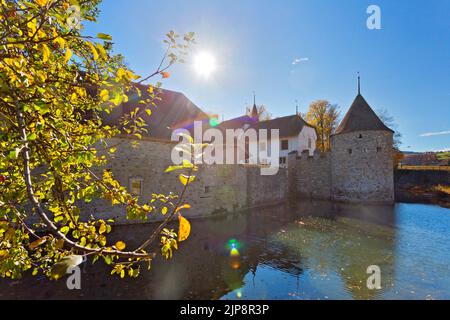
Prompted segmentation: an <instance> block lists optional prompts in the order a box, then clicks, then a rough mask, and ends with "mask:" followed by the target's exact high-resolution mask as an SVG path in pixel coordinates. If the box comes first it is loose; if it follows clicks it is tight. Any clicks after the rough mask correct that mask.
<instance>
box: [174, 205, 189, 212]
mask: <svg viewBox="0 0 450 320" xmlns="http://www.w3.org/2000/svg"><path fill="white" fill-rule="evenodd" d="M190 208H191V205H190V204H184V205H182V206H181V207H178V208H177V210H175V213H178V212H180V211H181V210H184V209H190Z"/></svg>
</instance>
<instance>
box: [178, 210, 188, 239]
mask: <svg viewBox="0 0 450 320" xmlns="http://www.w3.org/2000/svg"><path fill="white" fill-rule="evenodd" d="M178 221H179V223H180V225H179V229H178V242H182V241H185V240H187V238H189V235H190V234H191V224H190V223H189V221H188V220H187V219H186V218H185V217H183V216H182V215H181V214H180V215H179V216H178Z"/></svg>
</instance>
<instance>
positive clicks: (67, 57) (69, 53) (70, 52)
mask: <svg viewBox="0 0 450 320" xmlns="http://www.w3.org/2000/svg"><path fill="white" fill-rule="evenodd" d="M70 58H72V50H70V49H69V48H67V49H66V53H65V54H64V62H65V63H67V62H68V61H69V60H70Z"/></svg>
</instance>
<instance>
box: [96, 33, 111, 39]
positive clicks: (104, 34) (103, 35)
mask: <svg viewBox="0 0 450 320" xmlns="http://www.w3.org/2000/svg"><path fill="white" fill-rule="evenodd" d="M97 38H99V39H102V40H109V41H110V40H112V37H111V36H110V35H109V34H106V33H98V34H97Z"/></svg>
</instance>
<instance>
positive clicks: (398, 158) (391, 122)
mask: <svg viewBox="0 0 450 320" xmlns="http://www.w3.org/2000/svg"><path fill="white" fill-rule="evenodd" d="M377 115H378V117H379V118H380V120H381V121H383V123H384V124H385V125H386V126H387V127H388V128H390V129H392V130H394V168H397V167H398V166H399V164H400V163H401V162H402V160H403V159H404V158H405V155H404V154H403V152H401V151H400V146H401V145H402V137H403V135H402V134H401V133H400V131H398V125H397V123H396V122H395V119H394V117H393V116H391V115H390V114H389V112H388V111H387V109H380V110H377Z"/></svg>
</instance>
